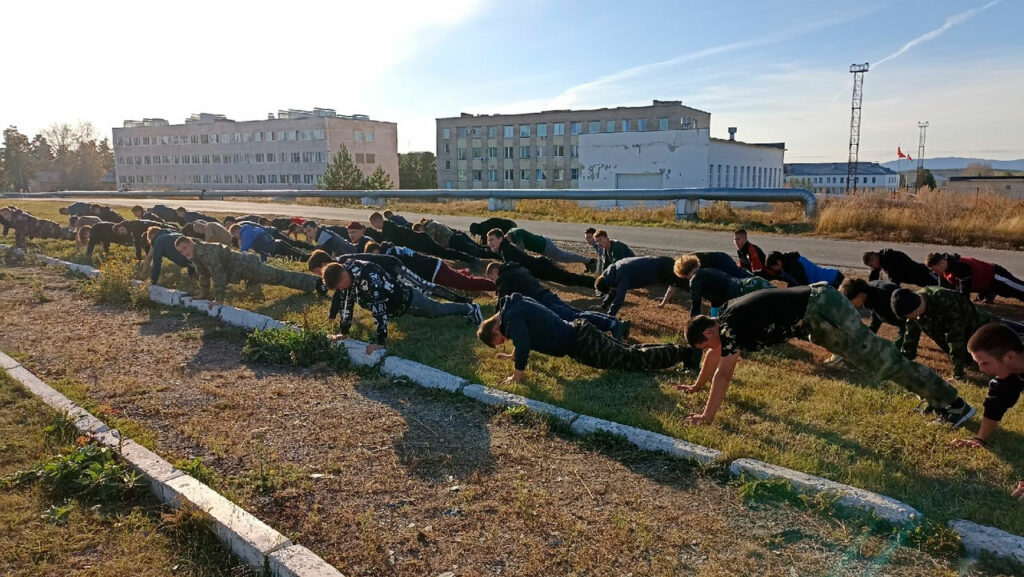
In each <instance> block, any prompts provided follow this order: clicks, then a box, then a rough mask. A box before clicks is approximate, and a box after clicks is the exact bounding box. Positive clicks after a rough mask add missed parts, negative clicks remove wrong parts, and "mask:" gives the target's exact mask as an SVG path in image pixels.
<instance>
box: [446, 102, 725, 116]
mask: <svg viewBox="0 0 1024 577" xmlns="http://www.w3.org/2000/svg"><path fill="white" fill-rule="evenodd" d="M676 106H679V107H681V108H689V109H690V110H694V111H696V112H702V113H704V114H707V115H710V114H711V113H710V112H708V111H706V110H701V109H699V108H694V107H692V106H688V105H686V104H683V103H682V101H680V100H654V101H653V102H652V103H651V104H644V105H643V106H611V107H605V108H581V109H572V108H566V109H561V110H540V111H536V112H512V113H504V114H473V113H471V112H463V113H461V114H460V115H459V116H441V117H438V118H436V120H461V119H463V118H492V117H501V116H529V115H533V114H558V113H567V112H599V111H602V110H636V109H638V108H674V107H676Z"/></svg>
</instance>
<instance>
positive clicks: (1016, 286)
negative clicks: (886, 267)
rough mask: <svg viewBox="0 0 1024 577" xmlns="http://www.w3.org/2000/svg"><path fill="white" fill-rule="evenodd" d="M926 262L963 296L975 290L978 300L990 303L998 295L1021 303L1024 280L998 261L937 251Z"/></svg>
mask: <svg viewBox="0 0 1024 577" xmlns="http://www.w3.org/2000/svg"><path fill="white" fill-rule="evenodd" d="M927 264H928V268H930V269H932V271H933V272H935V274H937V275H939V276H941V277H943V278H945V279H946V280H947V281H948V282H949V284H950V285H952V286H953V288H954V289H955V290H957V291H959V292H961V293H963V294H965V295H968V296H970V294H971V293H978V300H981V301H984V302H989V303H990V302H992V301H994V300H995V298H996V296H997V295H998V296H1001V297H1007V298H1012V299H1017V300H1019V301H1022V302H1024V281H1022V280H1020V279H1019V278H1017V277H1015V276H1013V275H1012V274H1010V271H1008V270H1006V269H1005V268H1003V267H1001V266H999V265H997V264H992V263H988V262H985V261H983V260H978V259H976V258H971V257H967V256H960V255H958V254H945V253H937V252H933V253H931V254H929V255H928V261H927Z"/></svg>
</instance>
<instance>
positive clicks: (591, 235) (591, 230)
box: [583, 226, 597, 244]
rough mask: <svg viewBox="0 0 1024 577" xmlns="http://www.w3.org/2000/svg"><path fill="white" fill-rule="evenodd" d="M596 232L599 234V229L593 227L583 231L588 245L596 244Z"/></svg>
mask: <svg viewBox="0 0 1024 577" xmlns="http://www.w3.org/2000/svg"><path fill="white" fill-rule="evenodd" d="M596 232H597V229H596V228H594V227H592V226H591V227H589V228H587V230H585V231H583V238H585V239H587V242H588V243H590V244H594V242H595V240H594V233H596Z"/></svg>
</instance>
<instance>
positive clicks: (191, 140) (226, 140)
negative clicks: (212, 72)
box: [114, 128, 373, 146]
mask: <svg viewBox="0 0 1024 577" xmlns="http://www.w3.org/2000/svg"><path fill="white" fill-rule="evenodd" d="M360 134H361V133H360ZM367 136H369V139H368V140H367V142H373V133H372V132H370V133H367ZM360 138H362V136H360ZM323 139H324V130H323V129H322V128H318V129H314V130H277V131H273V130H268V131H266V132H264V131H261V130H257V131H255V132H218V133H212V134H180V135H179V134H165V135H162V136H134V137H130V136H123V137H118V138H117V139H116V140H115V141H114V144H115V146H156V145H163V144H168V145H170V144H240V143H246V142H291V141H298V140H323ZM358 142H362V140H359V141H358Z"/></svg>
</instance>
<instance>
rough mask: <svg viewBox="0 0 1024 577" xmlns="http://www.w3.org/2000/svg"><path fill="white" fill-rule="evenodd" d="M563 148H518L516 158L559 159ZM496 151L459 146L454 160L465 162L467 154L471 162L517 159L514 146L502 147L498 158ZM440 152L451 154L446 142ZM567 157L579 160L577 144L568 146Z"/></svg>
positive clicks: (553, 146)
mask: <svg viewBox="0 0 1024 577" xmlns="http://www.w3.org/2000/svg"><path fill="white" fill-rule="evenodd" d="M565 148H566V147H565V145H564V144H554V145H552V146H551V147H550V151H549V147H547V146H537V147H533V146H520V147H519V156H518V158H520V159H527V158H530V155H531V154H533V156H534V157H535V158H545V157H548V156H550V157H552V158H561V157H564V156H565ZM498 150H499V147H497V146H489V147H487V148H483V147H473V148H472V150H470V149H468V148H466V147H464V146H460V147H458V148H457V149H456V151H455V158H456V159H457V160H466V158H467V152H470V153H471V154H472V159H473V160H488V159H490V160H493V159H496V158H517V157H516V147H514V146H503V147H501V149H500V150H501V156H500V157H499V156H498ZM441 151H442V154H451V149H450V148H449V146H448V143H447V142H443V143H441ZM569 156H570V157H571V158H579V157H580V147H579V145H578V144H570V145H569ZM445 162H451V161H448V160H446V161H445ZM446 168H450V167H446Z"/></svg>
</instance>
